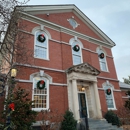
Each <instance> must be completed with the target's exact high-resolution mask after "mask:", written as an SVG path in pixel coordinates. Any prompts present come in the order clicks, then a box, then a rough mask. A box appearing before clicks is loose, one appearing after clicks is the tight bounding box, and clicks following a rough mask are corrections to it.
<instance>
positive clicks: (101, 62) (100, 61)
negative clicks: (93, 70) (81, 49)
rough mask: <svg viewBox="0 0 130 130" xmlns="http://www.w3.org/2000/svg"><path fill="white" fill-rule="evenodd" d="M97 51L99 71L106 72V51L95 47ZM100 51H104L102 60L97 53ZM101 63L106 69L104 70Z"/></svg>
mask: <svg viewBox="0 0 130 130" xmlns="http://www.w3.org/2000/svg"><path fill="white" fill-rule="evenodd" d="M97 53H98V59H99V64H100V69H101V71H104V72H108V66H107V60H106V52H105V51H104V50H103V49H97ZM101 53H104V61H103V60H102V59H101V58H100V57H99V55H100V54H101ZM102 64H105V68H106V70H104V69H103V68H104V67H103V66H102Z"/></svg>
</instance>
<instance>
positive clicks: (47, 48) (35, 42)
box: [34, 30, 49, 60]
mask: <svg viewBox="0 0 130 130" xmlns="http://www.w3.org/2000/svg"><path fill="white" fill-rule="evenodd" d="M37 33H40V34H44V35H45V37H46V44H47V46H46V47H44V46H42V45H37V42H38V41H37ZM43 44H44V43H43ZM36 46H38V47H41V48H44V49H46V58H42V57H40V56H36V54H35V50H36ZM34 58H38V59H44V60H49V45H48V35H47V33H46V32H45V31H40V30H38V31H36V32H35V36H34Z"/></svg>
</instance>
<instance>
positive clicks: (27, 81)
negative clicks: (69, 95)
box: [16, 79, 67, 86]
mask: <svg viewBox="0 0 130 130" xmlns="http://www.w3.org/2000/svg"><path fill="white" fill-rule="evenodd" d="M16 81H17V82H22V83H33V81H31V80H23V79H16ZM50 85H54V86H67V84H62V83H50Z"/></svg>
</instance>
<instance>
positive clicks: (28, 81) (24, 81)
mask: <svg viewBox="0 0 130 130" xmlns="http://www.w3.org/2000/svg"><path fill="white" fill-rule="evenodd" d="M16 81H17V82H23V83H33V81H31V80H23V79H16Z"/></svg>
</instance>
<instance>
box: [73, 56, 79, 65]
mask: <svg viewBox="0 0 130 130" xmlns="http://www.w3.org/2000/svg"><path fill="white" fill-rule="evenodd" d="M80 63H81V57H80V56H76V55H73V64H74V65H77V64H80Z"/></svg>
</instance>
